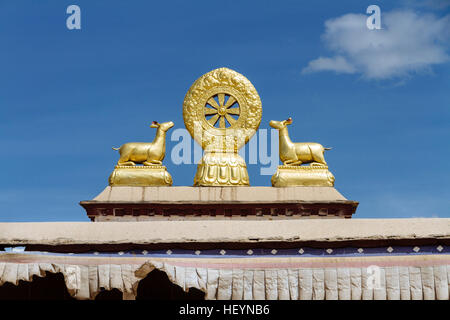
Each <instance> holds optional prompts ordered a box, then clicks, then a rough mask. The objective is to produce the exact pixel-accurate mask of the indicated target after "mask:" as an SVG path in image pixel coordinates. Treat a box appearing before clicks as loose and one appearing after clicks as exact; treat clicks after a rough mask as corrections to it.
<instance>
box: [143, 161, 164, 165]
mask: <svg viewBox="0 0 450 320" xmlns="http://www.w3.org/2000/svg"><path fill="white" fill-rule="evenodd" d="M143 165H144V166H155V165H162V161H160V160H150V161H145V162H144V163H143Z"/></svg>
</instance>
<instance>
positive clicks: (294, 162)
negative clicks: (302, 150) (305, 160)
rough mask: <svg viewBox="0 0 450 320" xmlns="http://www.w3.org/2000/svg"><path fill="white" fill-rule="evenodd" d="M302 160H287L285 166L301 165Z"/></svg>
mask: <svg viewBox="0 0 450 320" xmlns="http://www.w3.org/2000/svg"><path fill="white" fill-rule="evenodd" d="M301 164H302V162H301V161H300V160H286V161H285V162H283V165H285V166H299V165H301Z"/></svg>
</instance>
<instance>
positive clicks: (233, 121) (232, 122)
mask: <svg viewBox="0 0 450 320" xmlns="http://www.w3.org/2000/svg"><path fill="white" fill-rule="evenodd" d="M225 118H227V121H228V122H229V123H230V125H231V126H232V125H233V124H234V123H235V122H236V120H235V119H234V118H233V117H232V116H230V115H229V114H225Z"/></svg>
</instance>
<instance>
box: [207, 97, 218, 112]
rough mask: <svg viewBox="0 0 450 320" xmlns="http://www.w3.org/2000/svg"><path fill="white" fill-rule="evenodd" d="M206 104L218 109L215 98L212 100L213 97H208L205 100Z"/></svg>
mask: <svg viewBox="0 0 450 320" xmlns="http://www.w3.org/2000/svg"><path fill="white" fill-rule="evenodd" d="M206 103H207V104H209V105H210V106H211V107H213V108H216V109H219V108H220V107H219V105H218V104H217V102H216V100H214V98H210V99H209V100H208V101H207V102H206Z"/></svg>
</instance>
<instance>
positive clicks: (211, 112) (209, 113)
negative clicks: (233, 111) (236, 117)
mask: <svg viewBox="0 0 450 320" xmlns="http://www.w3.org/2000/svg"><path fill="white" fill-rule="evenodd" d="M204 109H205V116H210V115H213V114H217V109H211V108H208V107H205V108H204Z"/></svg>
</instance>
